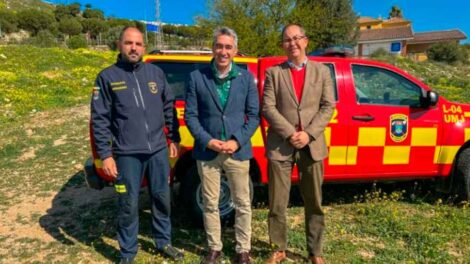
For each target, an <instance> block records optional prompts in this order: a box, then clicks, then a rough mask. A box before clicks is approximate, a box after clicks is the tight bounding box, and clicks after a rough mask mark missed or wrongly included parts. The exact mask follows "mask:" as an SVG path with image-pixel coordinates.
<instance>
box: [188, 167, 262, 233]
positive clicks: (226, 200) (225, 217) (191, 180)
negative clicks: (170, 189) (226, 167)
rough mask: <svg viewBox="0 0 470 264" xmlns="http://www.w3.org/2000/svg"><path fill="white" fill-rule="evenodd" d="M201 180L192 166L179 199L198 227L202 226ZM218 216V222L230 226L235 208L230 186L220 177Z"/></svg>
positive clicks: (251, 186)
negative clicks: (188, 210)
mask: <svg viewBox="0 0 470 264" xmlns="http://www.w3.org/2000/svg"><path fill="white" fill-rule="evenodd" d="M249 183H250V200H251V201H253V183H252V181H251V178H250V181H249ZM201 189H202V188H201V179H200V178H199V173H198V171H197V166H196V164H194V165H193V166H191V168H189V169H188V170H187V172H186V177H185V178H184V180H183V182H182V183H181V190H180V195H181V196H180V198H181V201H182V202H183V203H184V204H185V205H186V206H187V207H188V208H189V209H190V215H191V216H192V219H191V220H193V222H194V223H195V224H197V225H199V226H202V225H203V218H202V214H203V199H202V190H201ZM219 214H220V222H221V223H222V224H223V225H232V224H233V223H234V217H235V206H234V204H233V202H232V198H231V193H230V185H229V183H228V181H227V178H226V177H225V176H224V175H222V179H221V181H220V196H219Z"/></svg>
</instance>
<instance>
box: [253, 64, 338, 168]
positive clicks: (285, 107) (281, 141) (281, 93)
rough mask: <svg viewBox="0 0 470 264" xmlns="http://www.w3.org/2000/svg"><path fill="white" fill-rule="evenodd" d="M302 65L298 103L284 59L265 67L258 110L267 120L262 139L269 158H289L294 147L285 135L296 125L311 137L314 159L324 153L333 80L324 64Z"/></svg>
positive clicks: (289, 133)
mask: <svg viewBox="0 0 470 264" xmlns="http://www.w3.org/2000/svg"><path fill="white" fill-rule="evenodd" d="M306 67H307V68H306V73H305V83H304V88H303V91H302V99H301V101H300V103H299V101H298V100H297V96H296V95H295V89H294V86H293V82H292V77H291V72H290V68H289V65H288V64H287V62H285V63H282V64H279V65H276V66H273V67H271V68H269V69H267V70H266V79H265V83H264V93H263V104H262V114H263V116H264V118H265V119H266V120H267V121H268V123H269V128H268V135H267V143H266V155H267V157H268V158H269V159H273V160H281V161H283V160H292V155H293V153H294V150H295V148H294V147H293V146H292V145H291V144H290V143H289V137H290V136H291V135H292V134H293V133H294V132H295V131H297V130H298V128H300V129H301V130H303V131H305V132H307V133H308V134H309V135H310V136H312V137H313V138H314V140H312V141H311V142H310V143H309V144H308V146H309V148H310V154H311V155H312V158H313V159H314V160H322V159H324V158H326V157H327V156H328V150H327V146H326V141H325V136H324V130H325V128H326V126H327V125H328V123H329V121H330V119H331V116H332V114H333V111H334V108H335V99H334V91H333V83H332V80H331V77H330V71H329V69H328V68H327V67H326V66H324V65H322V64H320V63H317V62H313V61H308V63H307V66H306ZM300 126H301V127H300Z"/></svg>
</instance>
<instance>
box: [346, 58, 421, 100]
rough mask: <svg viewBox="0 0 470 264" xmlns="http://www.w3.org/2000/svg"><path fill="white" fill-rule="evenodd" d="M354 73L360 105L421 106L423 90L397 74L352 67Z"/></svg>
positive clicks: (383, 70)
mask: <svg viewBox="0 0 470 264" xmlns="http://www.w3.org/2000/svg"><path fill="white" fill-rule="evenodd" d="M352 73H353V77H354V85H355V89H356V101H357V102H358V103H360V104H379V105H399V106H411V107H419V106H420V98H421V97H422V95H423V90H422V89H421V88H420V87H419V86H418V85H416V84H414V83H413V82H411V81H410V80H408V79H406V78H405V77H403V76H401V75H399V74H397V73H394V72H392V71H389V70H386V69H382V68H378V67H373V66H364V65H352Z"/></svg>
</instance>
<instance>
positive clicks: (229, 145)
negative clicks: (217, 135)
mask: <svg viewBox="0 0 470 264" xmlns="http://www.w3.org/2000/svg"><path fill="white" fill-rule="evenodd" d="M239 147H240V146H239V145H238V141H236V140H234V139H230V140H228V141H227V142H225V143H224V144H223V146H222V153H225V154H233V153H235V151H237V150H238V148H239Z"/></svg>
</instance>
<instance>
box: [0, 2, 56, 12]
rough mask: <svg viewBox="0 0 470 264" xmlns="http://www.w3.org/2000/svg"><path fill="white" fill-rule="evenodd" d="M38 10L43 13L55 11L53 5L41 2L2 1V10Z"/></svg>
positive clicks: (0, 7) (0, 6)
mask: <svg viewBox="0 0 470 264" xmlns="http://www.w3.org/2000/svg"><path fill="white" fill-rule="evenodd" d="M29 8H32V9H38V10H43V11H51V12H52V11H53V9H54V8H53V5H52V4H48V3H45V2H44V1H41V0H0V9H9V10H21V9H29Z"/></svg>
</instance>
